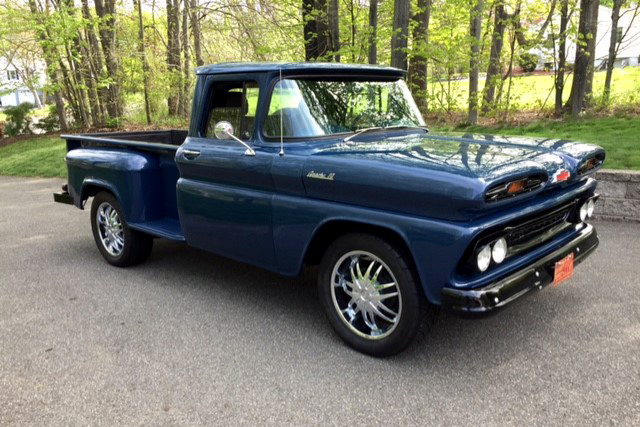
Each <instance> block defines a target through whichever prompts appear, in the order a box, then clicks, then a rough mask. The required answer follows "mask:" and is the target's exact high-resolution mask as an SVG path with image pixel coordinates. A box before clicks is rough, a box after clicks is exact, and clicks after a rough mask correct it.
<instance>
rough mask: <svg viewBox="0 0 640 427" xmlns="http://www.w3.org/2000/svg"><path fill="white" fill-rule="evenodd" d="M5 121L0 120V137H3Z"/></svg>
mask: <svg viewBox="0 0 640 427" xmlns="http://www.w3.org/2000/svg"><path fill="white" fill-rule="evenodd" d="M4 127H5V122H0V138H4Z"/></svg>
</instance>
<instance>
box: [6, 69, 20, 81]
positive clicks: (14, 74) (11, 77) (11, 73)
mask: <svg viewBox="0 0 640 427" xmlns="http://www.w3.org/2000/svg"><path fill="white" fill-rule="evenodd" d="M7 78H8V79H9V80H18V72H17V71H16V70H7Z"/></svg>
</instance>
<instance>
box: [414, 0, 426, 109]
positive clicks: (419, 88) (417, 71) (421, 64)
mask: <svg viewBox="0 0 640 427" xmlns="http://www.w3.org/2000/svg"><path fill="white" fill-rule="evenodd" d="M417 6H418V10H417V12H416V14H415V15H413V21H414V26H413V46H412V49H411V50H412V52H413V56H412V58H411V65H410V67H409V82H410V85H411V92H412V94H413V98H414V99H415V100H416V105H417V106H418V109H419V110H420V112H421V113H422V114H423V115H424V114H426V113H427V107H428V104H427V58H428V57H427V47H428V45H429V20H430V18H431V0H418V4H417Z"/></svg>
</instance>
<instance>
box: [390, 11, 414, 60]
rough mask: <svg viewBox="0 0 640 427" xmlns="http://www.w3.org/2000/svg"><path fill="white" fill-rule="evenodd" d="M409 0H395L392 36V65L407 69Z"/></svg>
mask: <svg viewBox="0 0 640 427" xmlns="http://www.w3.org/2000/svg"><path fill="white" fill-rule="evenodd" d="M409 12H410V1H409V0H395V8H394V13H393V34H392V36H391V66H392V67H396V68H401V69H403V70H406V69H407V39H408V36H409Z"/></svg>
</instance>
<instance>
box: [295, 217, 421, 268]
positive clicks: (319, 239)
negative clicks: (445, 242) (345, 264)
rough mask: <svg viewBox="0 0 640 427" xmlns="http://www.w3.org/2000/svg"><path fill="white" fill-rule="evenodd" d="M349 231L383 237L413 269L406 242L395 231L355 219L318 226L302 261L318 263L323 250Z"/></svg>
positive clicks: (413, 264) (412, 261)
mask: <svg viewBox="0 0 640 427" xmlns="http://www.w3.org/2000/svg"><path fill="white" fill-rule="evenodd" d="M349 233H364V234H370V235H373V236H376V237H379V238H381V239H383V240H384V241H386V242H388V243H389V244H391V245H393V247H395V248H396V249H398V250H399V251H400V252H402V254H403V255H404V256H405V257H406V259H407V261H408V262H409V263H410V264H411V267H413V268H414V269H415V262H414V259H413V255H411V251H410V250H409V247H408V246H407V243H406V242H405V241H404V239H403V238H402V237H401V236H400V234H398V233H397V232H395V231H393V230H391V229H389V228H385V227H381V226H377V225H371V224H363V223H360V222H355V221H342V220H340V221H330V222H328V223H326V224H323V225H322V226H320V228H319V229H318V230H316V232H315V234H314V235H313V238H312V239H311V243H310V244H309V247H308V248H307V253H306V254H305V257H304V262H305V264H307V265H318V264H320V261H321V260H322V256H323V255H324V253H325V251H326V250H327V248H328V247H329V245H331V243H333V242H334V241H335V240H336V239H337V238H338V237H340V236H344V235H345V234H349Z"/></svg>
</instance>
